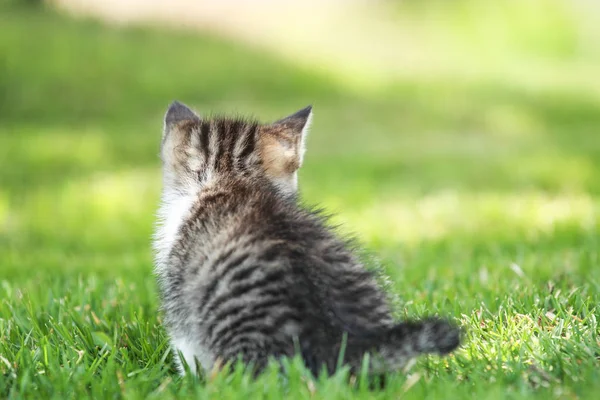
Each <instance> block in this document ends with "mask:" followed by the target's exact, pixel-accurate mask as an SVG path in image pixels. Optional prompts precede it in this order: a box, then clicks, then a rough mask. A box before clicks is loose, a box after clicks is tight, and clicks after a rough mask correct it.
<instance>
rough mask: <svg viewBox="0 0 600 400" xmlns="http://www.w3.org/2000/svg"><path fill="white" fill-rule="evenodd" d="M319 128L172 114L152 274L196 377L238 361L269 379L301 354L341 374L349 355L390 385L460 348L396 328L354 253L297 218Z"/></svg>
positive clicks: (300, 116) (180, 111) (427, 328)
mask: <svg viewBox="0 0 600 400" xmlns="http://www.w3.org/2000/svg"><path fill="white" fill-rule="evenodd" d="M311 116H312V111H311V107H307V108H305V109H303V110H300V111H298V112H297V113H295V114H293V115H291V116H289V117H287V118H284V119H282V120H279V121H277V122H275V123H271V124H260V123H258V122H256V121H253V120H245V119H240V118H201V117H199V116H198V115H196V114H195V113H194V112H192V111H191V110H190V109H189V108H187V107H186V106H184V105H183V104H181V103H178V102H174V103H173V104H171V106H170V107H169V109H168V111H167V113H166V116H165V121H164V133H163V136H162V143H161V158H162V162H163V185H164V188H163V194H162V205H161V207H160V210H159V213H158V215H159V220H160V221H159V225H158V228H157V231H156V234H155V250H156V274H157V275H158V281H159V286H160V291H161V297H162V308H163V311H164V314H165V323H166V326H167V329H168V332H169V334H170V338H171V342H172V347H173V349H174V350H175V351H176V352H177V353H178V354H179V353H180V354H181V355H182V356H183V358H185V361H186V363H187V364H188V365H189V367H190V368H191V370H192V372H194V373H195V372H196V369H197V365H199V366H201V368H202V369H204V370H205V371H207V370H208V371H210V370H211V369H212V368H213V366H214V365H215V363H219V365H221V363H227V362H234V361H236V360H237V359H241V360H242V361H243V362H244V363H247V364H251V365H253V366H254V368H255V371H259V372H260V371H261V370H262V369H263V368H264V367H265V365H266V363H267V362H268V360H269V359H270V358H274V359H278V358H281V357H283V356H294V355H295V354H298V353H299V354H300V355H301V356H302V358H303V360H304V361H305V363H306V365H307V367H308V368H309V369H310V370H311V371H312V372H313V373H315V374H318V373H319V372H320V370H321V368H323V367H325V368H326V369H327V370H328V371H329V372H333V371H334V369H335V367H336V365H337V360H338V356H339V354H340V350H341V349H342V347H343V346H344V350H343V352H344V362H345V363H346V364H348V365H349V366H350V368H351V369H353V370H356V369H360V368H361V364H362V360H363V356H364V355H365V354H366V353H369V354H370V355H371V358H370V360H371V361H370V367H371V370H372V371H374V372H377V371H378V372H382V371H391V370H397V369H399V368H401V367H402V366H403V365H404V364H406V362H407V361H408V360H410V359H411V358H412V357H414V356H417V355H419V354H425V353H439V354H446V353H448V352H450V351H452V350H454V349H455V348H456V347H457V346H458V345H459V330H458V328H457V327H455V326H454V325H452V324H451V323H449V322H447V321H444V320H441V319H425V320H420V321H412V322H401V323H397V322H395V321H394V320H393V319H392V317H391V314H390V309H389V307H388V304H387V302H386V296H385V294H384V293H383V292H382V291H381V290H380V288H379V287H378V286H377V284H376V282H375V280H374V278H373V277H372V275H371V274H370V273H369V272H367V271H366V270H365V268H364V267H363V266H362V265H361V264H360V263H359V262H358V260H357V258H356V256H355V255H354V254H353V253H352V251H351V250H350V249H349V246H348V244H347V243H346V242H345V241H343V240H340V239H339V238H337V237H336V236H335V235H334V233H333V232H332V231H331V230H330V228H328V226H327V221H326V219H325V217H324V216H323V215H322V214H320V213H318V212H315V211H312V210H308V209H305V208H303V207H301V206H299V205H298V201H297V197H296V189H297V171H298V168H299V167H300V166H301V164H302V158H303V154H304V140H305V137H306V132H307V130H308V127H309V125H310V121H311ZM176 358H177V359H178V360H179V357H176ZM179 365H180V370H181V372H183V369H182V368H181V363H179Z"/></svg>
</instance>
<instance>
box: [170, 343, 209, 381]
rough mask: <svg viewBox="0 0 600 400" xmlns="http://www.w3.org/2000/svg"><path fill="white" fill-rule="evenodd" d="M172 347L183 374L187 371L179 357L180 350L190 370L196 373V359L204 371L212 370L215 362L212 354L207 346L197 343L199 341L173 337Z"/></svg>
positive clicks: (180, 371)
mask: <svg viewBox="0 0 600 400" xmlns="http://www.w3.org/2000/svg"><path fill="white" fill-rule="evenodd" d="M171 347H172V348H173V350H174V351H175V360H177V364H178V367H179V373H180V374H182V375H183V373H184V372H185V371H184V369H183V366H182V365H181V361H180V359H179V355H178V353H177V352H178V351H179V352H181V355H182V356H183V358H184V359H185V362H186V364H187V365H188V366H189V368H190V371H191V372H192V373H194V374H196V372H197V371H196V360H198V363H199V364H200V366H201V367H202V368H203V369H204V371H210V370H211V368H212V364H213V362H214V360H213V356H212V354H211V353H210V352H209V351H208V349H207V348H204V346H202V345H200V344H198V343H197V341H190V340H189V339H188V338H173V340H172V341H171Z"/></svg>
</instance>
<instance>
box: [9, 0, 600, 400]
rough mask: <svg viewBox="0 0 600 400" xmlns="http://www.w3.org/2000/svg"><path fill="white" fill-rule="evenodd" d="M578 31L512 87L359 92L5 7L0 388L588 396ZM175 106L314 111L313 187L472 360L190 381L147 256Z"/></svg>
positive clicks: (78, 394) (26, 392)
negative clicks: (371, 373)
mask: <svg viewBox="0 0 600 400" xmlns="http://www.w3.org/2000/svg"><path fill="white" fill-rule="evenodd" d="M409 3H411V2H409ZM412 3H414V2H412ZM563 22H564V21H562V20H561V23H563ZM448 23H449V24H450V22H448ZM561 26H562V25H561ZM443 28H444V27H443V26H442V27H439V29H440V32H442V33H443V32H444V30H443ZM553 28H554V26H553V25H549V26H545V27H542V28H540V29H542V31H543V30H544V29H547V30H551V29H553ZM567 28H568V27H567ZM567 28H564V31H562V30H558V31H554V30H552V35H553V36H552V38H554V39H556V38H558V39H561V38H562V39H565V40H563V41H560V40H559V41H558V43H560V44H561V46H562V47H560V48H559V50H560V51H559V52H558V53H557V52H556V51H554V50H553V48H552V47H548V46H541V47H539V48H542V49H544V52H541V53H539V54H537V53H535V52H534V51H532V50H531V48H533V49H537V48H538V47H536V46H537V45H538V43H537V42H535V41H533V42H531V43H530V42H527V43H529V45H531V48H529V47H528V48H526V49H525V50H523V49H521V48H519V49H517V50H518V51H515V52H505V53H502V55H501V56H498V57H504V58H501V59H502V60H504V61H506V62H507V63H508V64H507V65H512V66H515V65H520V64H521V63H525V61H526V60H531V59H532V57H533V58H535V60H536V63H534V64H528V65H529V66H530V68H529V69H523V70H519V71H524V72H522V73H523V74H525V75H524V76H522V75H520V77H521V80H514V81H513V80H512V77H513V75H512V72H510V71H513V72H514V70H511V69H510V68H507V71H509V72H510V74H509V72H506V75H502V74H503V72H502V71H503V70H502V69H501V68H496V69H494V70H491V71H490V72H489V74H486V73H485V72H482V73H479V74H477V76H476V77H474V78H472V79H468V78H466V77H465V76H462V75H461V76H460V77H459V76H454V75H452V71H453V70H449V71H450V72H448V73H447V74H445V73H439V71H438V74H437V75H434V76H410V77H405V78H403V77H402V76H395V77H394V78H393V79H391V78H390V80H389V81H388V82H386V84H385V85H380V84H378V85H374V86H373V87H367V86H368V85H367V83H365V80H364V77H363V78H362V80H361V82H362V83H361V84H360V85H357V84H356V82H348V83H347V84H346V83H345V82H344V79H342V78H340V77H339V76H336V73H335V70H333V69H322V68H316V67H315V68H310V67H309V66H307V65H303V66H301V67H299V66H297V65H294V63H292V62H290V61H284V60H282V59H280V58H278V57H277V55H274V54H272V53H269V52H266V51H261V50H257V49H256V48H251V47H248V46H244V45H241V44H239V43H235V42H232V41H226V40H224V39H220V38H218V37H214V36H211V35H207V34H204V35H200V34H196V33H193V32H184V31H169V30H166V29H157V28H149V27H137V28H132V27H130V28H119V27H110V26H105V25H102V24H101V23H99V22H95V21H90V20H75V19H71V18H69V17H67V16H64V15H59V14H57V13H55V12H52V11H50V10H46V9H43V8H40V7H35V6H31V5H29V6H22V5H15V2H5V3H2V4H1V5H0V398H57V399H64V398H76V399H79V398H83V397H93V398H128V399H129V398H144V399H146V398H176V397H180V396H181V397H183V396H186V397H189V396H191V395H193V394H194V395H197V396H201V397H203V398H209V397H210V398H223V399H227V398H265V399H278V398H282V397H286V398H326V399H336V398H349V397H355V398H399V397H402V398H424V397H427V398H443V399H453V398H456V399H467V398H473V399H496V398H515V399H516V398H540V399H548V398H569V399H571V398H582V399H583V398H590V399H592V398H596V397H595V396H597V393H599V391H600V368H599V363H600V336H599V329H600V328H599V327H600V325H599V322H598V320H599V319H600V247H599V245H600V237H599V236H598V230H599V228H600V219H599V216H598V215H599V214H598V212H599V211H600V179H598V176H600V87H599V86H598V84H597V82H598V81H597V80H598V76H597V71H598V70H600V57H598V55H599V53H598V52H595V51H592V50H589V49H587V50H586V48H584V47H577V46H575V47H574V49H575V50H573V49H571V47H569V46H571V45H573V43H575V42H573V41H574V40H575V39H573V38H572V37H571V36H570V31H569V30H568V29H567ZM563 33H564V35H563V36H564V37H563V36H561V34H563ZM461 34H464V32H463V33H461ZM467 36H468V35H467ZM443 37H445V35H442V34H440V35H439V38H443ZM457 37H460V35H458V36H457ZM439 38H438V39H435V40H442V39H439ZM554 39H553V40H554ZM567 39H568V40H567ZM432 40H433V39H432ZM457 40H458V39H457ZM569 40H570V41H571V42H573V43H571V42H569ZM440 43H441V42H440ZM440 43H438V44H440ZM511 43H512V42H511ZM532 43H533V44H532ZM545 43H546V42H543V43H542V44H545ZM552 43H555V42H552ZM565 43H567V44H565ZM569 43H571V45H569ZM441 44H443V43H441ZM441 44H440V46H441ZM509 44H510V43H509ZM575 44H577V43H575ZM563 45H564V46H563ZM573 46H574V45H573ZM548 49H550V50H548ZM463 50H464V49H463ZM571 50H572V51H571ZM466 53H468V52H466ZM499 54H500V53H499ZM534 56H535V57H534ZM459 61H460V60H459ZM463 61H464V62H465V63H469V62H471V60H470V59H468V58H467V57H466V56H465V58H464V60H463ZM455 65H456V64H455ZM531 65H534V66H537V67H536V68H539V71H538V70H537V69H536V68H533V67H531ZM542 70H543V71H545V72H548V71H550V72H548V73H546V74H545V75H544V74H542V73H541V71H542ZM536 72H540V73H539V74H538V73H536ZM527 74H529V75H527ZM542 75H543V76H544V77H543V78H541V76H542ZM529 77H530V78H531V79H529ZM380 81H381V80H379V83H380ZM524 82H526V83H530V84H525V83H524ZM582 82H583V83H582ZM361 85H362V86H361ZM173 99H179V100H181V101H183V102H185V103H188V104H189V105H191V106H193V107H194V108H195V109H197V110H199V111H200V112H211V111H219V112H234V113H243V114H246V113H247V114H253V115H256V116H258V117H260V118H261V119H263V120H273V119H276V118H278V117H282V116H284V115H287V114H289V113H291V112H293V111H295V110H297V109H300V108H302V107H303V106H305V105H307V104H313V105H314V111H315V117H314V125H313V129H312V131H311V134H310V137H309V141H308V152H307V156H306V160H305V165H304V167H303V169H302V172H301V176H300V188H301V192H302V195H303V198H304V199H305V201H306V202H308V203H318V204H321V205H323V206H324V207H325V208H326V209H327V210H329V211H332V212H335V213H337V216H336V217H335V222H341V223H343V227H342V228H341V229H342V231H343V232H346V233H352V234H356V236H357V237H358V238H359V239H360V240H361V241H362V243H363V244H364V247H365V249H366V256H365V258H366V260H368V261H367V262H368V264H369V265H370V267H371V268H376V269H381V270H383V271H385V273H386V274H387V275H388V276H389V278H390V279H389V280H386V282H385V285H386V287H387V288H388V290H389V291H390V293H392V294H393V299H394V304H395V309H396V311H397V315H398V317H401V318H403V317H416V316H421V315H426V314H441V315H446V316H449V317H451V318H454V319H455V320H456V321H457V322H459V323H460V324H462V325H463V326H464V327H465V329H466V332H467V334H466V341H465V343H464V345H463V346H462V348H461V349H460V350H459V351H457V352H456V353H454V354H453V355H452V356H450V357H447V358H443V359H441V358H438V357H429V358H422V359H419V360H418V361H417V362H416V364H414V365H412V366H411V368H409V370H408V371H406V372H405V373H402V374H394V375H390V376H389V377H388V380H387V382H388V384H387V386H386V388H385V389H383V390H381V391H375V392H370V391H369V390H368V387H367V386H368V385H367V384H365V379H364V377H357V378H356V379H351V380H350V382H348V377H347V376H346V373H345V371H340V372H339V373H338V374H336V375H335V376H333V377H325V376H322V377H320V378H318V379H315V380H312V379H311V378H310V377H309V376H308V375H307V373H306V372H305V371H304V370H303V369H302V367H301V366H300V365H299V363H298V360H291V361H290V362H289V363H288V364H286V367H285V368H286V370H287V372H286V373H285V374H280V373H279V372H278V371H277V370H276V368H275V367H274V368H272V369H271V370H269V372H267V373H266V374H264V375H263V376H261V377H260V378H259V379H258V380H256V381H254V380H252V379H251V378H250V377H249V376H248V375H247V374H245V373H244V372H243V371H242V369H241V368H240V369H238V370H237V372H236V373H234V374H232V375H225V374H220V375H216V376H211V377H202V378H196V377H191V376H187V377H185V378H180V377H179V376H178V375H177V374H176V372H175V370H174V364H173V361H172V359H173V354H172V353H171V352H170V350H169V348H168V346H167V338H166V336H165V332H164V330H163V328H162V327H161V322H160V321H161V317H160V314H159V311H158V301H157V295H156V287H155V282H154V278H153V275H152V253H151V249H150V237H151V234H152V227H153V221H154V212H155V209H156V206H157V203H158V197H159V191H160V169H159V160H158V157H157V153H158V145H159V138H160V131H161V126H162V116H163V113H164V111H165V110H166V107H167V105H168V104H169V102H170V101H171V100H173ZM594 393H596V395H594Z"/></svg>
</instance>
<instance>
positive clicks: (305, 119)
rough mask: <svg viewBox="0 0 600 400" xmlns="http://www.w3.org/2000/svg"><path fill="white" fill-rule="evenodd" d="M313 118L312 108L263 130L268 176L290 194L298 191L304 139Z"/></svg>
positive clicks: (263, 148)
mask: <svg viewBox="0 0 600 400" xmlns="http://www.w3.org/2000/svg"><path fill="white" fill-rule="evenodd" d="M311 118H312V106H308V107H306V108H303V109H302V110H300V111H298V112H296V113H294V114H292V115H290V116H289V117H285V118H283V119H280V120H279V121H276V122H274V123H272V124H270V125H265V126H263V127H262V130H261V135H260V149H261V157H262V160H263V165H264V168H265V172H266V173H267V176H269V177H270V178H271V180H272V181H273V182H274V183H275V184H276V185H277V186H279V187H280V188H281V189H283V190H284V191H286V192H295V191H296V188H297V174H296V171H298V168H300V166H301V165H302V159H303V158H304V138H305V136H306V134H307V132H308V128H309V126H310V122H311Z"/></svg>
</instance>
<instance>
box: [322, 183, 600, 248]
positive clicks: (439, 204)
mask: <svg viewBox="0 0 600 400" xmlns="http://www.w3.org/2000/svg"><path fill="white" fill-rule="evenodd" d="M331 203H332V204H331V205H332V206H333V205H335V208H337V209H340V210H343V211H342V212H341V214H340V215H339V216H338V217H337V218H339V220H341V221H343V222H345V224H346V226H348V227H350V229H351V230H353V231H355V232H357V234H358V235H359V236H361V237H363V238H365V239H366V240H373V241H377V242H384V243H393V242H401V243H404V244H408V245H410V244H413V245H414V244H416V243H419V242H422V241H427V240H432V239H435V240H440V239H441V240H443V239H447V238H448V237H451V236H454V235H456V236H460V235H465V234H467V235H469V234H470V235H478V236H480V237H481V236H484V237H491V236H494V235H498V234H500V235H503V236H506V235H510V234H511V233H512V234H515V235H519V236H520V235H523V234H524V235H525V236H526V237H530V238H535V237H537V236H539V235H543V234H545V233H549V232H552V230H553V229H555V228H556V227H557V226H561V225H569V226H575V227H578V228H579V229H581V230H583V231H588V232H594V231H595V229H596V228H597V226H598V219H597V218H598V211H599V208H600V205H599V204H598V202H597V201H596V200H595V199H594V198H592V197H591V196H589V195H586V194H582V193H580V194H561V195H549V194H546V193H544V192H537V191H529V192H520V193H493V192H488V193H485V192H483V193H479V192H474V193H469V192H466V193H464V192H455V191H443V192H438V193H431V194H428V195H424V196H422V197H406V196H402V195H401V194H399V195H398V196H397V197H392V196H388V197H387V198H382V199H378V200H373V201H372V202H371V203H370V204H365V205H363V206H362V207H361V206H358V207H348V208H346V209H344V201H343V199H334V200H331Z"/></svg>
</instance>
